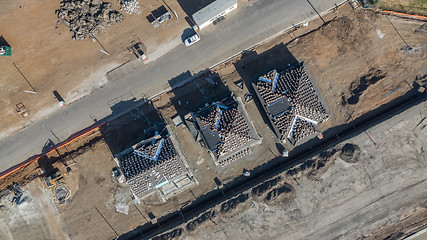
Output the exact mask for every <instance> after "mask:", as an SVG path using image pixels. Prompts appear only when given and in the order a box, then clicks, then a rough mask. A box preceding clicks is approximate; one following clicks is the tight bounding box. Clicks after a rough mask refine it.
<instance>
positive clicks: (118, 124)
mask: <svg viewBox="0 0 427 240" xmlns="http://www.w3.org/2000/svg"><path fill="white" fill-rule="evenodd" d="M135 106H136V107H135ZM132 107H133V109H131V110H130V111H129V108H132ZM110 108H111V110H112V112H113V113H112V115H115V114H118V115H119V117H117V118H115V119H114V120H112V121H110V122H108V124H105V125H103V126H102V127H101V128H100V131H101V133H102V135H103V137H104V140H105V142H106V143H107V145H108V147H109V148H110V150H111V153H112V154H113V155H115V154H117V153H119V152H121V151H123V150H125V149H126V148H128V147H129V146H132V145H134V144H136V143H138V142H139V141H141V140H143V139H147V138H150V137H152V136H154V135H156V133H159V134H160V133H161V132H162V130H163V129H164V128H165V126H166V123H165V121H164V119H163V118H162V116H161V115H160V114H159V113H158V111H157V109H156V107H155V106H154V105H153V104H152V102H151V101H147V100H145V99H141V100H136V99H135V98H132V99H130V100H126V101H120V102H117V103H115V104H114V105H111V106H110ZM123 111H126V113H123Z"/></svg>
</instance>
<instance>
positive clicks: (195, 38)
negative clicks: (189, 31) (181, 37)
mask: <svg viewBox="0 0 427 240" xmlns="http://www.w3.org/2000/svg"><path fill="white" fill-rule="evenodd" d="M199 40H200V37H199V35H197V34H194V35H193V36H191V37H189V38H187V39H185V41H184V43H185V46H187V47H188V46H190V45H193V44H194V43H195V42H198V41H199Z"/></svg>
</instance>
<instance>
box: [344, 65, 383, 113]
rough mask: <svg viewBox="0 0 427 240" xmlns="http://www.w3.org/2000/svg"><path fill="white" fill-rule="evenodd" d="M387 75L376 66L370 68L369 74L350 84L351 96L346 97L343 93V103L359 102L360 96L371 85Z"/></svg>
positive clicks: (352, 103)
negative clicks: (375, 67)
mask: <svg viewBox="0 0 427 240" xmlns="http://www.w3.org/2000/svg"><path fill="white" fill-rule="evenodd" d="M385 77H386V74H385V73H383V72H382V71H381V70H378V69H374V68H372V69H370V70H369V72H368V73H367V74H365V75H363V76H362V77H360V78H359V79H358V80H356V81H354V82H352V83H351V84H350V88H349V92H350V94H349V95H350V97H348V98H346V97H345V94H344V93H343V94H342V105H343V106H345V105H347V103H348V104H350V105H355V104H357V103H358V102H359V98H360V96H361V95H362V94H363V92H364V91H366V89H368V87H369V86H370V85H373V84H375V83H377V82H378V81H380V80H381V79H383V78H385Z"/></svg>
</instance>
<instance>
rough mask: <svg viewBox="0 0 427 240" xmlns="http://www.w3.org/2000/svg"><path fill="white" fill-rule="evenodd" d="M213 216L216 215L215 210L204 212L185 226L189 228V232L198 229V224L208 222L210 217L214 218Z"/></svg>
mask: <svg viewBox="0 0 427 240" xmlns="http://www.w3.org/2000/svg"><path fill="white" fill-rule="evenodd" d="M213 217H215V210H210V211H208V212H205V213H203V214H202V215H201V216H200V217H198V218H196V219H195V220H193V221H191V222H189V223H187V226H186V227H185V228H187V230H188V231H189V232H192V231H194V230H196V228H197V226H199V225H200V224H202V223H204V222H206V221H207V220H208V219H212V218H213Z"/></svg>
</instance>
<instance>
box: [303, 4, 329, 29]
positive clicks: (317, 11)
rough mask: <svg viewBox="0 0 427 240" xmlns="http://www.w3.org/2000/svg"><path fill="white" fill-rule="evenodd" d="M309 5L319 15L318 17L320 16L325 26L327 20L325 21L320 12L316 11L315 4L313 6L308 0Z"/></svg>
mask: <svg viewBox="0 0 427 240" xmlns="http://www.w3.org/2000/svg"><path fill="white" fill-rule="evenodd" d="M307 2H308V4H310V6H311V7H312V8H313V10H314V11H315V12H316V13H317V16H319V18H320V19H322V21H323V24H325V23H326V22H325V20H323V18H322V16H320V14H319V12H318V11H317V10H316V8H314V6H313V4H311V2H310V1H309V0H307Z"/></svg>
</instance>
